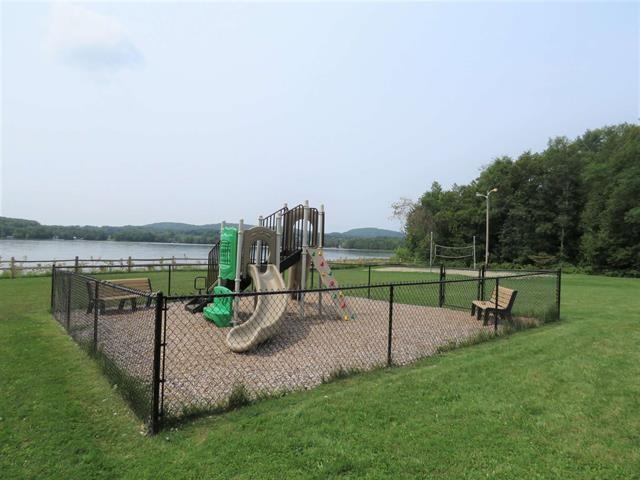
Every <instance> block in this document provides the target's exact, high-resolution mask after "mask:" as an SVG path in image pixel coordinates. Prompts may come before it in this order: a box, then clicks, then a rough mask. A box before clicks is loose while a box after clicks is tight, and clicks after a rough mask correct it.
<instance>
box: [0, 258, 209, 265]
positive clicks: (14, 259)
mask: <svg viewBox="0 0 640 480" xmlns="http://www.w3.org/2000/svg"><path fill="white" fill-rule="evenodd" d="M5 258H6V257H4V258H0V264H2V263H9V264H11V263H63V262H75V261H76V259H75V258H71V259H61V260H58V259H55V258H54V259H52V260H21V259H19V258H15V257H13V260H12V259H11V258H9V259H8V260H7V259H5ZM174 260H175V261H176V262H177V261H201V262H206V261H207V259H206V258H198V257H158V258H131V261H132V262H156V261H158V262H159V261H163V262H166V261H174ZM128 261H129V257H121V258H78V262H128Z"/></svg>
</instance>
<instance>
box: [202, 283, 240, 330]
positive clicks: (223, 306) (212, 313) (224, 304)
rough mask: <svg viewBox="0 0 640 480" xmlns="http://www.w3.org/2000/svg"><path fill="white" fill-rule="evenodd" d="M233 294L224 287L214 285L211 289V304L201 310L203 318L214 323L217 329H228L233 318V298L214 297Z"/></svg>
mask: <svg viewBox="0 0 640 480" xmlns="http://www.w3.org/2000/svg"><path fill="white" fill-rule="evenodd" d="M229 293H233V292H232V291H231V290H229V289H228V288H226V287H222V286H219V285H216V286H215V287H213V294H214V297H213V303H211V304H209V305H208V306H207V307H205V308H204V310H203V315H204V318H206V319H207V320H209V321H211V322H213V323H215V324H216V325H217V326H218V327H228V326H229V324H230V323H231V318H232V317H233V297H215V295H224V294H229Z"/></svg>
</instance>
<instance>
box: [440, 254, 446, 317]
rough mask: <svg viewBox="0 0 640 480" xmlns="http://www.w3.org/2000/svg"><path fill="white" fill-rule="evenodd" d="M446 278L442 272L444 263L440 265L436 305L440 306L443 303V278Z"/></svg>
mask: <svg viewBox="0 0 640 480" xmlns="http://www.w3.org/2000/svg"><path fill="white" fill-rule="evenodd" d="M445 278H446V274H445V272H444V265H443V264H441V265H440V283H439V285H438V286H439V288H438V307H440V308H442V305H444V280H445Z"/></svg>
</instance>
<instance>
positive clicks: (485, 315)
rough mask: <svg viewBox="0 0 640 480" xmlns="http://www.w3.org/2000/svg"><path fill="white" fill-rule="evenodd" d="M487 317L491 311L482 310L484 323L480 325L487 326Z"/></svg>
mask: <svg viewBox="0 0 640 480" xmlns="http://www.w3.org/2000/svg"><path fill="white" fill-rule="evenodd" d="M489 315H491V310H490V309H488V308H485V310H484V321H483V322H482V325H488V324H489Z"/></svg>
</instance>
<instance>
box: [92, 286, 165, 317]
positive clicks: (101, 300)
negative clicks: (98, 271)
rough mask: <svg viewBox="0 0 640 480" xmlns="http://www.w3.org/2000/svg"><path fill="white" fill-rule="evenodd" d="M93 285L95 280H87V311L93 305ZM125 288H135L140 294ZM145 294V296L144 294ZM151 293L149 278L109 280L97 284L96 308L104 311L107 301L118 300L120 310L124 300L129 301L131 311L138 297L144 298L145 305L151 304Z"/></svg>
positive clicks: (135, 305) (101, 311) (135, 307)
mask: <svg viewBox="0 0 640 480" xmlns="http://www.w3.org/2000/svg"><path fill="white" fill-rule="evenodd" d="M112 285H114V286H112ZM95 287H96V282H92V281H88V282H87V290H88V292H89V305H88V307H87V313H91V312H92V311H93V308H94V307H95V296H96V295H95ZM117 287H123V288H117ZM125 289H128V290H135V291H137V292H140V294H136V293H134V292H130V291H127V290H125ZM145 294H146V296H144V295H145ZM152 294H153V290H152V289H151V280H150V279H148V278H123V279H118V280H109V281H107V282H102V283H100V284H99V287H98V308H99V309H100V313H104V312H105V310H106V307H107V302H109V303H115V302H118V311H122V310H123V309H124V306H125V304H126V302H130V304H131V311H135V310H136V309H137V307H138V299H139V298H140V299H146V302H145V306H146V307H147V308H148V307H150V306H151V300H152V298H151V295H152Z"/></svg>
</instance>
